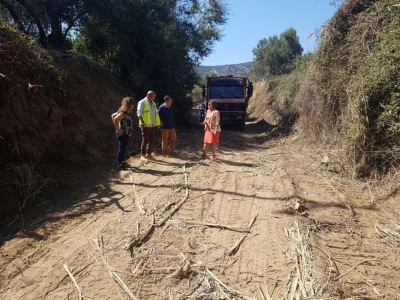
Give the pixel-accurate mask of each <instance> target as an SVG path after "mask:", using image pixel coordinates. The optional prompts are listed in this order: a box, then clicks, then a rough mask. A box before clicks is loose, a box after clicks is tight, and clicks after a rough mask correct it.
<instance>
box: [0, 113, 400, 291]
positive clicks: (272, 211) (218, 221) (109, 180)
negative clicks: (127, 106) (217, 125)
mask: <svg viewBox="0 0 400 300" xmlns="http://www.w3.org/2000/svg"><path fill="white" fill-rule="evenodd" d="M177 132H178V139H179V142H178V150H179V154H178V156H176V157H163V156H159V155H158V156H156V157H157V161H156V162H149V163H147V164H144V163H143V162H142V161H141V160H140V159H139V158H138V156H134V157H131V158H130V159H129V163H131V164H132V166H133V167H132V168H131V169H130V170H126V171H121V172H117V171H115V170H114V169H113V167H111V166H99V167H98V168H96V169H90V170H88V171H87V172H86V173H84V174H77V176H76V178H73V180H71V182H69V185H70V186H71V188H70V190H68V191H66V192H65V193H64V194H63V195H62V196H60V197H58V198H57V199H54V201H52V202H51V203H46V204H44V205H42V206H39V207H38V208H37V209H36V210H35V211H33V212H32V213H31V214H29V215H27V216H25V224H26V229H25V230H16V229H18V228H20V221H19V220H16V221H14V222H12V224H5V225H4V226H3V228H1V234H2V235H1V242H0V243H1V244H0V245H1V247H0V298H1V299H380V298H385V299H400V262H399V260H398V259H397V258H398V254H399V250H400V247H399V246H400V239H399V236H400V234H399V229H400V227H399V224H400V221H399V220H400V209H399V208H398V204H397V203H398V201H399V200H400V196H399V193H398V191H399V187H400V186H399V181H398V180H395V179H391V180H386V181H385V182H384V183H382V182H381V183H379V185H378V184H377V183H374V182H373V181H356V180H354V181H353V180H349V179H345V178H342V177H341V176H340V173H338V170H337V166H335V165H334V163H332V162H330V163H326V164H321V159H322V158H323V157H324V156H327V157H328V158H329V153H324V152H322V151H321V150H319V149H316V148H315V147H313V145H304V143H302V141H301V137H299V136H298V135H297V134H296V132H294V133H291V134H289V135H285V134H282V135H280V134H279V133H280V132H279V129H277V128H276V127H274V126H272V125H270V124H268V123H266V122H265V121H260V120H252V122H250V123H249V124H247V128H246V131H244V132H237V131H234V130H223V132H222V134H221V143H220V145H219V147H218V153H217V159H216V160H210V159H206V160H202V161H201V160H199V157H200V154H201V152H200V150H201V146H202V138H203V133H202V129H201V128H196V129H193V130H189V129H178V130H177ZM156 155H157V152H156ZM132 181H133V183H132ZM168 204H171V205H168ZM130 246H131V247H130ZM129 248H131V249H132V251H129ZM67 269H68V270H69V272H70V275H69V274H68V273H67ZM73 280H74V282H73Z"/></svg>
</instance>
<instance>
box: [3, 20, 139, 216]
mask: <svg viewBox="0 0 400 300" xmlns="http://www.w3.org/2000/svg"><path fill="white" fill-rule="evenodd" d="M10 30H11V29H7V28H5V27H2V28H1V31H0V43H1V44H2V46H1V47H2V50H3V51H1V52H0V60H1V61H5V62H7V63H4V64H0V74H1V81H0V99H1V102H0V133H1V139H0V144H1V147H0V169H1V172H0V184H1V186H2V188H1V189H0V199H1V202H0V219H3V218H4V217H5V216H9V215H10V213H11V214H12V215H14V213H15V212H16V211H18V205H19V204H20V205H22V208H25V207H28V206H29V205H30V204H32V203H33V202H35V201H37V200H38V199H39V198H42V197H43V198H46V197H45V196H44V195H43V192H44V191H45V190H46V189H44V188H43V189H41V190H40V189H39V190H36V189H38V188H39V187H40V186H41V185H42V184H45V183H46V184H45V185H47V184H49V183H51V182H52V183H54V185H56V186H59V187H62V186H63V185H64V182H65V178H66V177H69V176H71V175H72V174H73V173H74V172H75V171H78V170H84V169H86V168H89V167H91V166H93V165H96V164H99V163H110V164H112V162H113V157H114V156H115V153H114V151H115V147H116V144H115V140H114V138H115V137H114V131H113V128H112V126H110V125H112V124H111V119H110V114H111V113H112V112H113V111H115V110H116V109H118V107H119V105H120V103H121V99H122V98H123V97H125V96H132V91H131V90H130V89H129V87H128V86H127V85H126V84H125V83H124V82H123V80H121V79H120V78H119V77H118V76H115V75H114V74H112V73H111V72H108V71H106V70H104V69H102V68H101V67H100V66H99V65H98V64H96V63H94V62H93V61H91V60H90V59H88V58H87V57H84V56H71V55H64V54H61V53H58V52H51V53H49V52H47V51H44V50H42V49H40V48H38V47H37V46H35V45H34V44H32V43H31V42H30V40H29V39H26V38H25V37H23V36H21V35H20V34H19V33H17V32H15V31H11V32H10ZM7 31H8V32H7ZM7 35H8V39H9V37H10V36H12V37H14V39H15V40H7V43H6V42H5V39H4V37H5V36H7ZM20 62H23V63H20ZM26 176H28V178H29V180H31V181H30V182H26V180H27V178H26ZM46 178H52V180H46ZM26 185H28V187H26ZM25 189H28V190H25ZM20 193H21V194H22V196H23V199H24V200H21V201H22V203H19V200H18V198H19V194H20ZM36 193H37V194H36Z"/></svg>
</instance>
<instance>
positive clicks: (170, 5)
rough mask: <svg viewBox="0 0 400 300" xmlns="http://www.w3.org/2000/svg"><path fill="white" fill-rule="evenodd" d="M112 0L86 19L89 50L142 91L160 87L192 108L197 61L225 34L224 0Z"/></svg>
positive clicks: (104, 0)
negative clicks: (188, 100) (221, 26)
mask: <svg viewBox="0 0 400 300" xmlns="http://www.w3.org/2000/svg"><path fill="white" fill-rule="evenodd" d="M110 2H111V1H109V0H99V1H98V4H97V6H96V9H95V10H94V11H93V12H92V13H91V14H90V15H88V17H87V19H86V20H85V22H84V26H83V28H82V30H81V33H82V38H83V39H84V41H85V43H86V49H87V52H88V53H87V54H89V55H90V56H92V57H93V58H94V59H96V60H97V61H99V62H101V63H102V64H103V65H104V66H106V67H108V68H110V69H111V70H113V71H115V72H117V73H119V74H121V75H122V76H123V77H124V78H125V79H126V80H128V81H129V82H130V84H131V86H132V88H133V90H134V91H135V92H136V93H137V95H140V96H142V95H145V93H146V92H147V91H148V90H155V91H156V92H157V94H158V96H163V95H165V94H170V95H171V96H172V97H173V99H174V103H175V104H176V107H179V108H182V109H183V110H184V109H188V108H191V104H190V103H189V102H187V101H186V100H187V95H188V94H189V93H190V91H191V90H192V88H193V86H194V84H195V83H196V81H197V75H196V73H195V69H194V66H195V64H196V63H197V62H198V61H199V60H200V59H201V58H202V57H204V56H206V55H208V54H209V53H210V52H211V49H212V46H213V44H214V42H215V41H217V40H219V39H220V38H221V33H220V30H219V26H220V25H222V24H224V23H225V22H226V18H225V15H226V8H225V4H224V1H217V0H207V1H198V0H175V1H171V0H168V1H167V0H158V1H152V0H124V1H122V0H114V1H112V3H110ZM160 99H161V98H160ZM179 101H181V103H179Z"/></svg>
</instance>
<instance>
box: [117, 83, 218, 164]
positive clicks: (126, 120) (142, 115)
mask: <svg viewBox="0 0 400 300" xmlns="http://www.w3.org/2000/svg"><path fill="white" fill-rule="evenodd" d="M155 99H156V93H155V92H154V91H149V92H148V93H147V95H146V97H145V98H143V99H142V100H140V101H139V102H138V103H137V104H136V103H135V100H134V99H133V98H132V97H125V98H123V99H122V102H121V106H120V108H119V109H118V111H117V112H115V113H113V114H112V115H111V119H112V120H113V123H114V127H115V135H116V137H117V139H118V151H117V164H118V168H119V169H123V168H125V167H129V164H128V163H127V162H126V161H125V151H126V148H127V146H128V142H129V137H130V136H131V135H132V133H133V128H134V127H133V126H134V125H133V122H132V117H131V115H132V114H133V113H134V112H135V111H136V114H137V117H138V119H139V126H140V131H141V134H142V143H141V147H140V151H141V159H142V160H145V161H148V160H155V158H154V156H153V155H152V152H153V151H152V150H153V148H152V147H153V143H154V137H155V134H156V129H157V128H158V127H160V131H161V138H162V145H161V149H162V154H163V155H172V156H173V155H175V147H176V131H175V128H174V115H173V111H172V108H171V106H172V103H173V100H172V98H171V96H169V95H166V96H165V97H164V103H163V104H161V105H160V107H158V108H157V105H156V104H155V102H154V100H155ZM203 124H204V131H205V134H204V145H203V153H202V155H201V157H200V158H201V159H205V158H206V154H207V150H208V148H209V145H212V146H211V148H212V159H214V158H215V155H216V154H215V152H216V147H217V144H218V143H219V135H220V132H221V127H220V114H219V111H218V110H216V103H215V102H214V101H209V102H208V110H207V113H206V114H205V118H204V120H203ZM168 141H169V142H170V145H169V150H168Z"/></svg>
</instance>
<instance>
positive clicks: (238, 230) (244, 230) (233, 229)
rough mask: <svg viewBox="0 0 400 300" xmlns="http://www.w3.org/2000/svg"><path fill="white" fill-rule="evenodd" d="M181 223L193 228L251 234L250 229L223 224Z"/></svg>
mask: <svg viewBox="0 0 400 300" xmlns="http://www.w3.org/2000/svg"><path fill="white" fill-rule="evenodd" d="M177 221H178V222H180V223H185V224H189V225H193V226H207V227H213V228H220V229H227V230H232V231H236V232H247V233H249V230H250V229H249V227H241V226H230V225H222V224H213V223H202V222H194V221H183V220H177Z"/></svg>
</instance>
